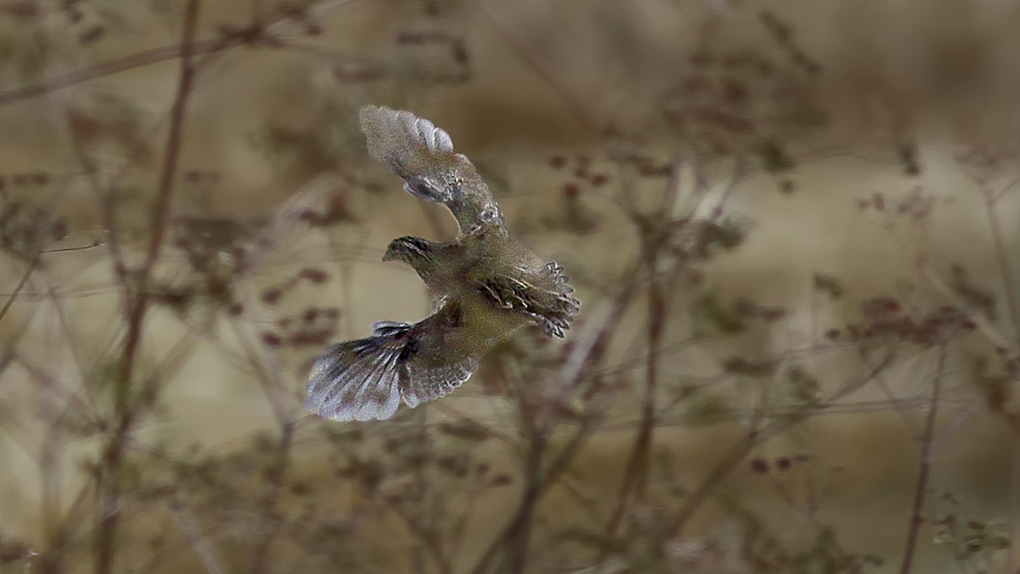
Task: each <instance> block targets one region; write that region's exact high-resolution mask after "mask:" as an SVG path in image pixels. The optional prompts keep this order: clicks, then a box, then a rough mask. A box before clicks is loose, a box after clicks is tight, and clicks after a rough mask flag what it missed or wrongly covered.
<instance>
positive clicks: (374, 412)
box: [304, 106, 580, 421]
mask: <svg viewBox="0 0 1020 574" xmlns="http://www.w3.org/2000/svg"><path fill="white" fill-rule="evenodd" d="M360 120H361V129H362V132H364V134H365V138H366V143H367V147H368V152H369V155H370V156H371V157H372V158H373V159H374V160H376V161H378V162H379V163H381V164H383V165H384V166H386V167H387V168H388V169H389V170H390V171H391V172H393V173H394V174H395V175H397V176H399V177H400V178H401V179H402V180H403V182H404V184H403V187H404V190H406V191H407V192H408V193H410V194H411V195H412V196H414V197H416V198H419V199H422V200H427V201H431V202H436V203H441V204H443V205H445V206H446V207H447V208H448V209H449V211H450V213H451V214H453V217H454V219H456V221H457V226H458V232H457V236H456V237H455V238H454V239H453V240H451V241H447V242H437V241H429V240H427V239H423V238H420V237H412V236H404V237H399V238H397V239H394V240H393V241H391V242H390V244H389V245H388V246H387V248H386V252H385V254H384V255H383V261H397V262H402V263H405V264H407V265H409V266H410V267H411V268H412V269H414V271H415V272H416V273H417V275H418V277H420V278H421V280H422V281H423V282H424V283H425V285H426V287H427V288H428V290H429V291H430V293H431V295H432V296H433V297H434V299H435V302H436V304H435V312H434V313H433V314H432V315H430V316H428V317H426V318H425V319H423V320H421V321H419V322H417V323H404V322H397V321H377V322H375V323H373V324H372V325H371V329H372V335H371V336H370V337H367V338H363V339H357V340H353V341H344V342H341V343H337V344H334V345H332V346H330V347H328V348H326V350H325V351H324V352H323V354H322V355H321V356H320V357H319V358H318V359H317V360H316V361H315V362H314V363H313V364H312V369H311V372H310V374H309V378H308V382H307V385H306V392H307V397H306V399H305V402H304V406H305V408H306V409H307V410H308V411H309V412H311V413H312V414H315V415H318V416H320V417H322V418H325V419H331V420H335V421H370V420H386V419H389V418H391V417H392V416H393V415H394V414H395V413H396V411H397V409H398V408H399V406H400V403H401V402H403V403H404V404H405V405H407V406H408V407H411V408H414V407H416V406H418V405H419V404H422V403H424V402H427V401H433V400H436V399H439V398H441V397H443V396H445V395H447V394H449V393H450V392H452V391H453V390H454V389H456V388H457V387H459V386H461V385H462V384H463V383H464V382H465V381H467V380H468V379H469V378H470V377H471V375H472V373H474V371H475V369H477V368H478V365H479V361H480V360H481V358H482V357H483V356H484V355H485V354H486V353H487V352H488V351H489V350H490V349H492V347H494V346H495V345H496V344H498V343H499V342H501V341H503V340H505V339H506V338H507V337H509V336H510V334H511V333H513V332H514V331H515V330H516V329H518V328H519V327H522V326H524V325H526V324H528V323H533V324H537V325H538V326H539V327H540V328H541V330H542V332H543V333H545V334H546V335H547V336H549V337H553V336H555V337H561V338H562V337H563V336H564V331H565V330H567V329H569V327H570V323H571V321H573V319H574V317H575V316H576V315H577V313H578V311H579V309H580V301H578V300H577V298H576V297H574V295H573V293H574V290H573V288H572V287H571V286H570V284H569V282H568V277H567V276H566V275H565V274H564V269H563V267H562V266H560V265H559V264H557V263H556V262H554V261H550V262H546V261H543V260H542V258H540V257H539V256H538V255H536V254H535V253H534V252H532V251H531V250H529V249H528V248H527V247H525V246H524V245H523V244H521V243H520V242H519V241H517V239H516V238H515V237H514V236H513V235H512V234H511V233H510V231H509V229H508V228H507V225H506V220H505V218H504V217H503V213H502V211H500V209H499V205H498V204H497V203H496V200H495V199H494V198H493V196H492V193H491V192H490V191H489V188H488V186H487V185H486V184H485V181H484V180H483V179H482V177H481V176H480V175H479V173H478V170H476V169H475V167H474V165H472V163H471V161H470V160H468V158H467V157H466V156H465V155H463V154H460V153H457V152H455V151H454V149H453V142H452V140H451V139H450V136H449V134H448V133H447V132H446V131H444V130H442V129H440V128H438V127H436V126H435V125H434V124H433V123H432V122H430V121H428V120H426V119H424V118H419V117H417V116H415V115H414V114H413V113H411V112H407V111H398V110H394V109H390V108H386V107H377V106H365V107H364V108H362V109H361V112H360Z"/></svg>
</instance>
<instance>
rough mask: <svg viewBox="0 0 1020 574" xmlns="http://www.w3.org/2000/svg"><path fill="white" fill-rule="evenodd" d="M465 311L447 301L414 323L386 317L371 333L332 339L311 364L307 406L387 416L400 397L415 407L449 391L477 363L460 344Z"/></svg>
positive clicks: (337, 413) (342, 416)
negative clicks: (329, 345) (370, 335)
mask: <svg viewBox="0 0 1020 574" xmlns="http://www.w3.org/2000/svg"><path fill="white" fill-rule="evenodd" d="M461 315H462V314H461V309H460V306H459V305H458V304H456V303H447V304H445V305H444V306H443V307H442V308H441V309H439V310H438V311H437V312H436V313H434V314H433V315H431V316H430V317H428V318H426V319H424V320H422V321H420V322H418V323H416V324H414V325H411V324H409V323H397V322H392V321H381V322H378V323H375V324H373V325H372V331H373V336H372V337H368V338H365V339H358V340H356V341H346V342H343V343H339V344H336V345H333V346H332V347H330V348H329V349H327V350H326V352H325V353H324V354H323V355H322V356H321V357H319V359H318V360H316V361H315V364H314V365H313V367H312V373H311V376H310V377H309V380H308V385H307V391H308V398H307V399H306V400H305V408H306V409H308V410H309V411H310V412H312V413H314V414H317V415H319V416H322V417H325V418H329V419H333V420H340V421H349V420H359V421H365V420H371V419H378V420H383V419H388V418H390V417H392V416H393V415H394V413H396V412H397V407H398V406H399V405H400V401H401V400H403V401H404V403H406V404H407V405H408V406H410V407H415V406H418V405H419V404H420V403H423V402H425V401H430V400H435V399H438V398H439V397H442V396H444V395H446V394H448V393H449V392H451V391H453V390H454V389H456V388H457V387H459V386H460V385H461V384H463V383H464V381H466V380H468V378H470V377H471V374H472V373H473V372H474V371H475V369H477V368H478V357H477V356H476V355H475V354H474V353H473V352H471V351H470V350H469V349H468V348H467V347H466V346H465V345H461V344H459V341H460V333H459V331H460V329H461V327H462V324H463V321H462V316H461Z"/></svg>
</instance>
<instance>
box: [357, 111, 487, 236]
mask: <svg viewBox="0 0 1020 574" xmlns="http://www.w3.org/2000/svg"><path fill="white" fill-rule="evenodd" d="M361 131H363V132H365V137H366V139H367V140H368V153H369V154H371V156H372V157H373V158H375V160H376V161H378V162H380V163H382V164H383V165H385V166H386V167H387V168H389V169H390V171H392V172H393V173H395V174H396V175H398V176H400V177H401V178H402V179H403V180H404V189H405V190H407V192H408V193H410V194H411V195H413V196H415V197H419V198H421V199H427V200H429V201H435V202H438V203H442V204H445V205H446V207H448V208H449V209H450V212H451V213H453V216H454V217H455V218H456V219H457V223H458V224H459V225H460V229H461V233H462V234H466V233H470V232H471V231H472V230H475V229H477V228H478V227H480V226H483V225H491V224H500V225H502V224H504V221H503V214H502V213H501V212H500V210H499V206H498V205H497V204H496V200H495V199H493V197H492V194H491V193H490V192H489V188H488V186H487V185H485V182H484V181H483V180H482V177H481V176H480V175H478V170H476V169H475V166H473V165H472V164H471V162H470V161H469V160H468V158H467V157H465V156H464V155H463V154H459V153H456V152H455V151H453V141H452V140H450V136H449V134H447V133H446V132H445V131H444V130H442V129H440V128H437V127H436V126H435V125H433V124H432V122H430V121H428V120H426V119H424V118H419V117H417V116H415V115H414V114H412V113H411V112H405V111H397V110H392V109H390V108H381V107H376V106H365V107H363V108H361Z"/></svg>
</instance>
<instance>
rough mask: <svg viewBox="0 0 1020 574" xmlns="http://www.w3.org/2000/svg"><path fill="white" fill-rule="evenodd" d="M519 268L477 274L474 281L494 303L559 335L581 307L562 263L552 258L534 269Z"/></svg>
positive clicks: (547, 333)
mask: <svg viewBox="0 0 1020 574" xmlns="http://www.w3.org/2000/svg"><path fill="white" fill-rule="evenodd" d="M521 271H522V272H521V273H520V274H514V275H510V274H497V275H490V276H485V277H479V278H477V279H475V283H476V284H477V285H478V290H479V291H480V292H481V293H482V295H483V296H485V297H486V298H488V299H489V300H490V301H492V302H494V303H495V304H496V305H498V306H500V307H502V308H504V309H510V310H513V311H516V312H518V313H522V314H524V315H527V316H528V317H529V318H530V319H531V320H532V321H534V322H535V323H537V324H538V326H539V327H541V328H542V332H543V333H545V334H546V335H548V336H550V337H552V336H556V337H562V336H563V331H565V330H567V329H569V328H570V322H571V321H573V320H574V316H575V315H577V312H578V311H579V310H580V308H581V302H580V301H578V300H577V298H575V297H574V296H573V292H574V289H573V288H572V287H571V286H570V284H569V283H567V280H568V277H567V276H566V275H564V274H563V267H561V266H560V265H559V264H557V263H556V262H555V261H553V262H550V263H547V264H545V265H544V266H543V267H542V268H541V269H539V270H538V271H537V272H532V273H527V272H524V271H523V270H521Z"/></svg>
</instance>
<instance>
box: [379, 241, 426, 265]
mask: <svg viewBox="0 0 1020 574" xmlns="http://www.w3.org/2000/svg"><path fill="white" fill-rule="evenodd" d="M433 251H434V249H433V246H432V243H431V242H429V241H426V240H424V239H422V238H420V237H411V236H405V237H398V238H396V239H394V240H393V241H391V242H390V245H389V247H387V248H386V254H385V255H383V261H403V262H404V263H407V264H408V265H411V266H414V265H415V263H420V262H422V261H425V260H429V259H432V255H433Z"/></svg>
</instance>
